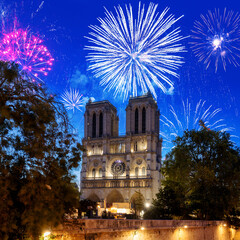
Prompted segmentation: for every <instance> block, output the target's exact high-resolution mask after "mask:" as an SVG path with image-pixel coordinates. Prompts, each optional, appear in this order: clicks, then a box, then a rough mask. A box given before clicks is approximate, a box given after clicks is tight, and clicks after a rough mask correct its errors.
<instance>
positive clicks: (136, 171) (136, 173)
mask: <svg viewBox="0 0 240 240" xmlns="http://www.w3.org/2000/svg"><path fill="white" fill-rule="evenodd" d="M135 176H138V167H136V168H135Z"/></svg>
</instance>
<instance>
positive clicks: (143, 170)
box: [142, 167, 146, 176]
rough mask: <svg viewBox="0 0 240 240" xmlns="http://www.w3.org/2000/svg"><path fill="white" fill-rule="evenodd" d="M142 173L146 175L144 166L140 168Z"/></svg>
mask: <svg viewBox="0 0 240 240" xmlns="http://www.w3.org/2000/svg"><path fill="white" fill-rule="evenodd" d="M142 175H143V176H144V175H146V170H145V167H143V168H142Z"/></svg>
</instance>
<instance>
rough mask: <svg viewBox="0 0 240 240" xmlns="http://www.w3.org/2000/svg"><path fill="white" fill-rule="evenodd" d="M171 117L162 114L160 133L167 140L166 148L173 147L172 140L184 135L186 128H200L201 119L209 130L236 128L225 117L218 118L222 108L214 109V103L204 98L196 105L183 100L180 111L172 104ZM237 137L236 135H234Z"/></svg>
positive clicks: (230, 129)
mask: <svg viewBox="0 0 240 240" xmlns="http://www.w3.org/2000/svg"><path fill="white" fill-rule="evenodd" d="M169 109H170V112H171V117H170V118H168V117H166V116H164V115H161V116H162V118H161V119H160V121H161V122H162V131H161V132H160V135H161V136H162V138H163V140H164V141H165V148H167V149H169V150H170V149H171V147H169V146H172V141H173V140H174V139H175V138H176V137H177V136H182V135H183V133H184V131H185V130H192V129H195V130H200V128H201V125H200V122H199V121H200V120H201V121H202V122H203V123H204V127H206V128H207V129H209V130H215V131H221V132H224V131H227V132H231V131H233V130H234V128H232V127H228V126H227V125H226V124H225V123H224V119H223V118H218V115H219V113H220V112H221V111H222V109H221V108H216V109H214V108H213V106H212V105H210V106H209V105H207V104H206V101H203V100H202V99H201V100H199V101H198V103H197V104H196V106H195V107H192V104H191V103H190V102H189V100H188V99H187V100H186V101H185V102H184V101H183V100H182V105H180V109H179V111H176V110H175V109H174V107H173V106H172V105H170V107H169ZM234 137H235V136H234Z"/></svg>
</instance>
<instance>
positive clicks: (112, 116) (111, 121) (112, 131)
mask: <svg viewBox="0 0 240 240" xmlns="http://www.w3.org/2000/svg"><path fill="white" fill-rule="evenodd" d="M111 136H113V116H111Z"/></svg>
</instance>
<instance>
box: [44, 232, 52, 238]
mask: <svg viewBox="0 0 240 240" xmlns="http://www.w3.org/2000/svg"><path fill="white" fill-rule="evenodd" d="M50 234H51V232H45V233H44V234H43V236H44V237H47V236H49V235H50Z"/></svg>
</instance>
